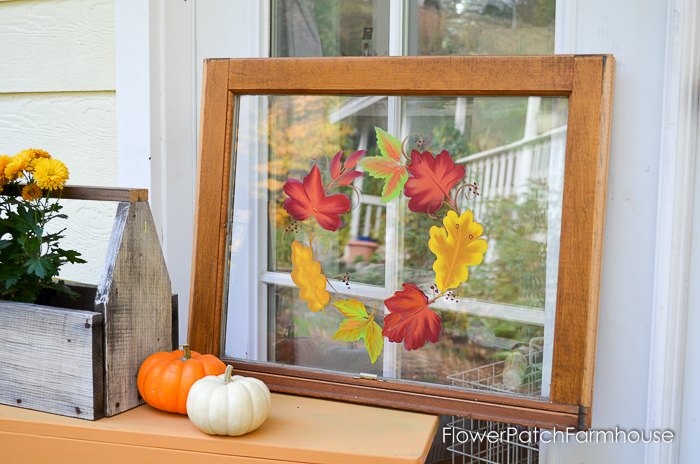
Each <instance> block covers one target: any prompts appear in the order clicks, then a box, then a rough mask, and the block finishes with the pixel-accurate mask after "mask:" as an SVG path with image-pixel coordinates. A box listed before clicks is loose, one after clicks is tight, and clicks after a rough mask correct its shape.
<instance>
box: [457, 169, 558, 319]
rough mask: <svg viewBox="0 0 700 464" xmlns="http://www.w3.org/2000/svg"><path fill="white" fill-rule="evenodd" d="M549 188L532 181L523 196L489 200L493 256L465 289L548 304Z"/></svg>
mask: <svg viewBox="0 0 700 464" xmlns="http://www.w3.org/2000/svg"><path fill="white" fill-rule="evenodd" d="M546 199H547V187H546V184H545V183H544V182H532V183H531V184H530V187H529V189H528V190H527V192H526V193H525V195H524V198H522V199H520V200H519V199H517V198H516V197H513V196H511V197H503V198H497V199H494V200H490V201H487V202H486V204H485V205H484V207H483V211H484V212H483V214H482V218H481V220H482V223H483V224H485V227H486V231H487V235H488V237H489V245H490V249H489V251H488V252H487V253H488V254H489V255H488V256H489V257H488V258H487V259H486V260H485V262H484V263H483V264H482V265H481V266H479V267H477V268H474V270H473V271H472V272H471V273H470V278H469V281H468V282H467V283H466V284H465V286H464V287H465V288H464V290H463V291H462V292H460V293H461V294H463V295H468V296H469V297H470V298H477V299H485V300H492V301H498V302H502V303H510V304H515V305H522V306H531V307H535V308H543V307H544V297H545V283H546V277H545V273H546V264H547V242H546V238H547V201H546Z"/></svg>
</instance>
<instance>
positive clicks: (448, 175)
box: [404, 150, 465, 214]
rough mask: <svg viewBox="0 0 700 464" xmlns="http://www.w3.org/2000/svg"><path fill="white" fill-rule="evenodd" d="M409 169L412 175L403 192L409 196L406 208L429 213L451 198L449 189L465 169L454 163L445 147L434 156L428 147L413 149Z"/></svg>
mask: <svg viewBox="0 0 700 464" xmlns="http://www.w3.org/2000/svg"><path fill="white" fill-rule="evenodd" d="M408 172H410V173H411V177H409V178H408V180H407V181H406V185H405V186H404V194H405V195H406V196H407V197H409V198H410V200H409V202H408V209H410V210H411V211H413V212H416V213H427V214H432V213H435V212H436V211H437V210H439V209H440V206H442V202H443V201H444V200H445V199H446V198H450V190H452V187H454V186H455V185H456V184H457V183H458V182H460V181H461V180H462V179H463V178H464V174H465V169H464V166H462V165H456V164H455V163H454V161H453V160H452V157H451V156H450V154H449V153H448V152H447V151H446V150H443V151H442V152H441V153H440V154H439V155H437V156H433V154H432V153H430V152H429V151H424V152H423V153H420V152H419V151H417V150H413V152H412V153H411V164H409V165H408Z"/></svg>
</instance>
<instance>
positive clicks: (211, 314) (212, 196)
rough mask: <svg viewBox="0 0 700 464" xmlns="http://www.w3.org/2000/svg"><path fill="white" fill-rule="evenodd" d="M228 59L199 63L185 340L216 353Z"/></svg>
mask: <svg viewBox="0 0 700 464" xmlns="http://www.w3.org/2000/svg"><path fill="white" fill-rule="evenodd" d="M228 69H229V60H206V61H205V62H204V78H203V81H204V89H203V96H202V115H201V119H200V136H199V153H198V177H197V199H196V205H197V208H196V210H195V230H194V237H195V242H194V247H193V257H192V289H191V291H190V317H189V329H188V338H189V340H188V341H189V344H190V346H192V349H194V350H196V351H199V352H201V353H212V354H217V355H218V354H219V351H220V346H221V327H222V324H221V310H222V301H223V295H222V290H221V288H222V285H223V278H224V277H223V276H224V274H223V273H222V271H223V265H224V259H225V257H224V255H225V247H224V246H223V245H224V244H225V237H226V221H225V220H223V221H222V218H225V217H227V212H226V210H225V208H226V205H227V204H228V196H229V193H228V192H229V178H230V173H229V172H227V171H226V170H225V167H226V166H228V165H229V163H230V157H231V154H230V151H226V147H227V146H228V147H230V143H231V142H230V140H228V141H227V135H228V136H229V137H228V138H230V125H229V124H228V122H229V119H228V118H229V116H230V113H229V111H231V110H232V109H230V107H231V105H232V102H229V92H228V89H227V86H228Z"/></svg>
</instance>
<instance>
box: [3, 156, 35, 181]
mask: <svg viewBox="0 0 700 464" xmlns="http://www.w3.org/2000/svg"><path fill="white" fill-rule="evenodd" d="M32 159H33V158H32V156H31V155H29V154H28V153H24V152H22V151H21V152H19V153H17V154H16V155H15V156H13V157H12V158H10V161H9V162H8V163H7V165H6V166H5V177H6V178H7V180H10V181H12V180H15V179H18V178H20V177H23V176H24V174H23V173H22V171H24V170H26V169H27V168H28V167H29V164H30V163H31V162H32Z"/></svg>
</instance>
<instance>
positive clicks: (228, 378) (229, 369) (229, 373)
mask: <svg viewBox="0 0 700 464" xmlns="http://www.w3.org/2000/svg"><path fill="white" fill-rule="evenodd" d="M232 375H233V366H232V365H230V364H229V365H228V366H226V372H225V373H224V383H231V376H232Z"/></svg>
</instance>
